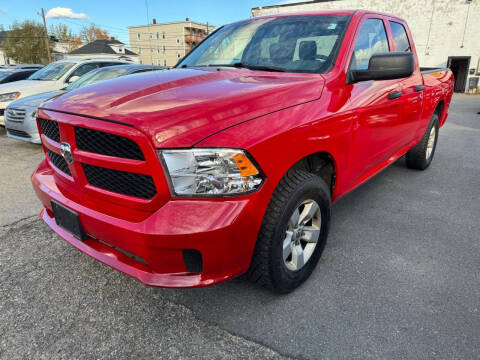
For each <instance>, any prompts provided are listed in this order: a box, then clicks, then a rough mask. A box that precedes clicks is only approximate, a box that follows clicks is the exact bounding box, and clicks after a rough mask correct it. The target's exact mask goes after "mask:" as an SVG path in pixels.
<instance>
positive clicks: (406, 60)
mask: <svg viewBox="0 0 480 360" xmlns="http://www.w3.org/2000/svg"><path fill="white" fill-rule="evenodd" d="M414 64H415V59H414V57H413V53H411V52H389V53H379V54H375V55H373V56H372V57H371V58H370V61H369V63H368V70H352V71H350V72H349V74H348V81H347V82H348V84H353V83H357V82H360V81H367V80H391V79H401V78H407V77H409V76H410V75H412V74H413V71H414Z"/></svg>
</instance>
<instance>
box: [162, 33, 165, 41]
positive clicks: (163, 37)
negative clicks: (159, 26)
mask: <svg viewBox="0 0 480 360" xmlns="http://www.w3.org/2000/svg"><path fill="white" fill-rule="evenodd" d="M162 39H165V31H164V32H163V33H162Z"/></svg>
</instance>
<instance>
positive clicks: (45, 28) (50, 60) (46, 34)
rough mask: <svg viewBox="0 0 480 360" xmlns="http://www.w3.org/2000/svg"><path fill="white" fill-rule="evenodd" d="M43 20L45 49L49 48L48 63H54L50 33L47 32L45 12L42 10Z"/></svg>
mask: <svg viewBox="0 0 480 360" xmlns="http://www.w3.org/2000/svg"><path fill="white" fill-rule="evenodd" d="M42 18H43V30H44V31H45V47H46V48H47V56H48V62H49V63H51V62H52V56H51V55H50V46H49V45H48V32H47V22H46V21H45V11H43V8H42Z"/></svg>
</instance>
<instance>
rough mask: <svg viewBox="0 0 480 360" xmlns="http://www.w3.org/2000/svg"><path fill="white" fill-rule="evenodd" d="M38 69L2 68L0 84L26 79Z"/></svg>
mask: <svg viewBox="0 0 480 360" xmlns="http://www.w3.org/2000/svg"><path fill="white" fill-rule="evenodd" d="M36 71H38V69H22V68H19V69H17V68H12V69H0V84H6V83H9V82H13V81H19V80H25V79H27V78H28V77H29V76H30V75H32V74H33V73H34V72H36Z"/></svg>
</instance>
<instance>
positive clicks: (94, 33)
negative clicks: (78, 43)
mask: <svg viewBox="0 0 480 360" xmlns="http://www.w3.org/2000/svg"><path fill="white" fill-rule="evenodd" d="M80 38H81V39H82V40H83V41H85V42H87V43H90V42H92V41H95V40H108V39H110V36H109V34H108V30H103V29H100V28H98V27H96V26H95V25H94V24H92V25H90V26H84V27H83V28H82V30H81V31H80Z"/></svg>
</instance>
